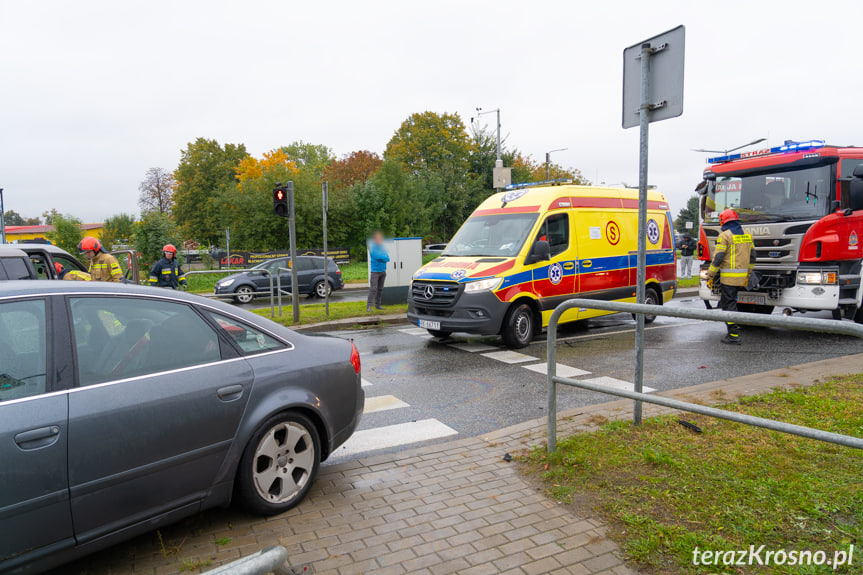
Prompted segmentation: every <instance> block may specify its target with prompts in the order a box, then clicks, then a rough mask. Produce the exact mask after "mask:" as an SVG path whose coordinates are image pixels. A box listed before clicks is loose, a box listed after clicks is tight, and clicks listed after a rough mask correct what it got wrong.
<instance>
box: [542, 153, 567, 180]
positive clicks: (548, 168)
mask: <svg viewBox="0 0 863 575" xmlns="http://www.w3.org/2000/svg"><path fill="white" fill-rule="evenodd" d="M568 149H569V148H560V149H557V150H550V151H548V152H546V153H545V179H546V180H550V179H551V155H552V154H553V153H555V152H565V151H567V150H568Z"/></svg>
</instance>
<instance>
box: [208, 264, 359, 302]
mask: <svg viewBox="0 0 863 575" xmlns="http://www.w3.org/2000/svg"><path fill="white" fill-rule="evenodd" d="M290 263H291V258H275V259H272V260H267V261H264V262H261V263H259V264H258V265H256V266H255V267H253V268H252V270H259V269H260V270H268V271H269V272H270V273H271V274H272V277H273V291H274V292H275V290H276V287H277V284H276V279H277V278H278V277H281V282H282V292H283V293H291V273H290V272H286V271H281V272H280V271H278V269H279V268H284V269H289V266H290ZM327 271H328V274H327V277H328V278H329V282H327V281H326V279H325V278H324V258H322V257H320V256H297V284H298V290H297V291H299V293H301V294H305V295H308V296H311V297H325V296H326V295H327V290H328V289H329V290H331V291H332V290H339V289H342V288H343V287H345V283H344V281H342V270H340V269H339V266H338V265H337V264H336V262H334V261H333V260H332V258H329V269H328V270H327ZM214 291H215V293H216V295H233V297H234V300H236V301H237V302H238V303H249V302H250V301H252V300H253V299H255V294H258V295H261V294H269V292H270V276H269V275H268V274H266V273H263V272H255V271H247V272H241V273H236V274H233V275H229V276H228V277H226V278H223V279H220V280H219V281H217V282H216V286H215V289H214Z"/></svg>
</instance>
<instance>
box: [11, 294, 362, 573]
mask: <svg viewBox="0 0 863 575" xmlns="http://www.w3.org/2000/svg"><path fill="white" fill-rule="evenodd" d="M363 402H364V396H363V391H362V385H361V378H360V357H359V353H358V352H357V349H356V347H354V345H353V343H351V342H349V341H346V340H343V339H338V338H330V337H311V336H306V335H301V334H298V333H295V332H293V331H290V330H288V329H286V328H283V327H281V326H279V325H277V324H275V323H272V322H270V321H268V320H266V319H262V318H261V317H259V316H256V315H254V314H251V313H247V312H244V311H242V310H238V309H237V308H236V307H233V306H230V305H227V304H222V303H219V302H214V301H209V300H206V299H203V298H199V297H196V296H192V295H186V294H183V293H179V292H174V291H169V290H159V289H157V288H148V287H133V286H125V285H117V284H110V283H96V282H56V281H54V282H49V281H27V282H0V534H2V537H0V572H7V571H10V572H13V573H17V572H22V573H24V572H37V571H41V570H44V569H47V568H50V567H53V566H56V565H58V564H61V563H63V562H66V561H69V560H71V559H74V558H76V557H80V556H82V555H85V554H87V553H91V552H93V551H96V550H98V549H101V548H104V547H107V546H109V545H112V544H114V543H116V542H118V541H121V540H124V539H129V538H130V537H134V536H136V535H138V534H140V533H142V532H146V531H150V530H152V529H155V528H157V527H159V526H160V525H163V524H166V523H171V522H174V521H177V520H178V519H180V518H183V517H186V516H188V515H192V514H194V513H197V512H199V511H201V510H203V509H206V508H209V507H214V506H224V505H228V504H229V503H231V502H233V501H238V502H239V503H241V504H242V505H244V506H245V507H246V508H248V509H250V510H251V511H253V512H256V513H260V514H274V513H279V512H281V511H285V510H286V509H289V508H290V507H292V506H294V505H296V504H297V503H298V502H299V501H301V500H302V499H303V497H304V496H305V494H306V493H307V492H308V490H309V489H310V488H311V485H312V483H313V481H314V480H315V476H316V474H317V471H318V467H319V465H320V462H321V461H322V460H324V459H326V458H327V456H328V455H329V454H330V453H332V452H333V451H334V450H335V449H336V448H337V447H338V446H339V445H341V444H342V443H343V442H344V441H345V440H347V439H348V437H350V435H351V434H352V433H353V431H354V430H355V429H356V427H357V425H358V424H359V421H360V417H361V414H362V409H363Z"/></svg>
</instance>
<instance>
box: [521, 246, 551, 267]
mask: <svg viewBox="0 0 863 575" xmlns="http://www.w3.org/2000/svg"><path fill="white" fill-rule="evenodd" d="M550 259H551V248H549V247H548V242H547V241H544V240H536V242H534V244H533V247H532V248H530V253H529V254H528V256H527V261H525V262H524V263H525V265H530V264H535V263H537V262H545V261H548V260H550Z"/></svg>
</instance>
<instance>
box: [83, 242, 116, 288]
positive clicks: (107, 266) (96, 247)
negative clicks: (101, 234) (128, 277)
mask: <svg viewBox="0 0 863 575" xmlns="http://www.w3.org/2000/svg"><path fill="white" fill-rule="evenodd" d="M78 249H79V250H81V251H82V252H84V255H86V256H87V259H88V260H90V270H89V271H90V277H91V279H92V280H93V281H97V282H122V281H123V270H122V269H120V262H118V261H117V258H115V257H114V256H112V255H111V254H109V253H108V251H107V250H106V249H105V247H104V246H103V245H102V244H101V242H99V240H97V239H96V238H94V237H92V236H87V237H85V238H84V239H83V240H81V243H79V244H78Z"/></svg>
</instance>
